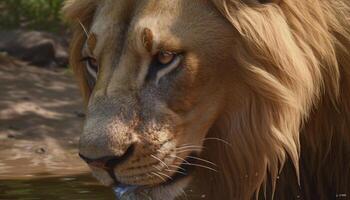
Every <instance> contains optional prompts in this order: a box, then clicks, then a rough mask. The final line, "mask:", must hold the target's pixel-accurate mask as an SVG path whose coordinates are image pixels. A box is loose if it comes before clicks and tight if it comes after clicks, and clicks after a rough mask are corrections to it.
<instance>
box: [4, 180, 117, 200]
mask: <svg viewBox="0 0 350 200" xmlns="http://www.w3.org/2000/svg"><path fill="white" fill-rule="evenodd" d="M61 199H62V200H109V199H110V200H114V199H115V196H114V194H113V191H112V190H111V189H109V188H106V187H103V186H101V185H99V184H98V183H97V182H96V181H95V179H93V178H92V177H91V176H90V175H79V176H68V177H51V178H50V177H49V178H36V179H31V180H1V179H0V200H61Z"/></svg>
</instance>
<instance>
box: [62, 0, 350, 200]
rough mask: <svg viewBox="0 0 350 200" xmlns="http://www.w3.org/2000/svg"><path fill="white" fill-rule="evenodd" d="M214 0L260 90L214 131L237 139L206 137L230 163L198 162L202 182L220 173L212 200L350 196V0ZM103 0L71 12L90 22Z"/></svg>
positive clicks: (75, 56) (218, 157)
mask: <svg viewBox="0 0 350 200" xmlns="http://www.w3.org/2000/svg"><path fill="white" fill-rule="evenodd" d="M211 1H212V3H213V6H215V7H216V8H217V10H219V11H220V12H221V14H222V15H223V16H224V17H225V18H226V19H227V20H228V21H229V22H230V23H231V24H232V26H233V28H234V30H235V31H236V33H237V35H238V36H239V39H238V40H237V41H238V46H239V47H240V48H239V51H237V52H235V53H236V54H237V55H236V56H235V57H236V60H233V61H232V62H233V63H236V64H238V65H240V66H242V67H241V68H240V69H241V70H240V71H239V73H241V75H242V77H243V79H244V82H245V83H246V85H247V87H248V88H249V89H250V90H249V93H250V94H249V98H247V99H244V100H242V101H244V102H245V106H244V107H243V108H241V109H240V112H237V111H235V112H233V111H232V110H233V108H231V107H230V106H227V108H226V109H224V110H225V113H222V114H221V116H220V117H219V119H218V120H217V122H216V123H215V125H214V126H213V127H212V128H211V130H210V131H209V133H208V136H207V138H209V139H210V138H220V139H222V140H225V141H227V142H228V143H229V145H222V144H220V143H219V144H217V143H213V142H210V140H208V141H207V142H206V143H205V146H206V147H207V149H209V151H206V152H204V154H205V155H203V156H204V158H205V159H208V160H211V161H213V162H215V163H218V165H219V166H223V167H222V168H221V169H220V173H221V175H220V176H218V175H217V174H210V178H208V176H209V174H208V172H207V171H198V173H197V174H196V176H197V179H198V181H196V184H198V185H197V187H200V188H201V184H203V185H204V186H203V187H208V186H207V182H208V180H210V188H206V191H209V193H210V194H208V196H207V199H212V200H218V199H251V198H253V197H254V195H255V197H257V198H259V197H264V196H265V197H267V199H269V198H270V197H271V196H275V198H276V199H297V198H302V199H334V198H335V196H334V195H344V194H345V195H348V196H350V93H349V90H348V88H350V54H349V52H348V50H349V49H350V1H348V0H333V1H331V0H325V1H322V0H279V1H277V0H276V1H273V0H271V1H269V2H270V3H266V4H261V3H257V1H248V0H245V1H238V0H211ZM72 2H74V3H76V2H79V3H76V5H74V6H71V5H70V4H71V3H72ZM94 2H96V1H93V0H86V1H68V3H67V4H66V5H67V6H66V9H65V13H66V16H68V18H71V19H75V20H76V21H81V23H82V24H83V25H84V26H86V27H89V25H90V22H91V19H92V17H93V12H94V10H95V7H96V3H94ZM84 37H85V36H84V34H83V30H82V28H81V27H79V25H78V23H77V25H76V27H75V34H74V38H73V42H72V53H71V65H72V67H73V69H74V71H75V74H76V75H77V77H78V79H79V80H80V82H81V87H82V90H83V91H84V96H85V99H88V96H89V93H90V91H89V89H88V87H87V83H86V80H85V78H84V73H85V71H84V68H83V67H82V66H81V63H80V62H79V60H80V57H79V55H80V49H81V48H82V44H83V40H84ZM231 95H237V94H231ZM262 155H263V156H262ZM328 163H332V164H333V165H329V166H328ZM202 178H203V180H202ZM204 178H205V179H204ZM197 182H199V183H197ZM342 197H344V196H342Z"/></svg>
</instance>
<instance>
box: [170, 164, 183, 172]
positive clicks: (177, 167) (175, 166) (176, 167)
mask: <svg viewBox="0 0 350 200" xmlns="http://www.w3.org/2000/svg"><path fill="white" fill-rule="evenodd" d="M169 166H170V167H174V168H175V169H177V170H179V169H181V170H182V171H186V169H185V168H183V167H180V166H177V165H169Z"/></svg>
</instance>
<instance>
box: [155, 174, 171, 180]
mask: <svg viewBox="0 0 350 200" xmlns="http://www.w3.org/2000/svg"><path fill="white" fill-rule="evenodd" d="M158 174H159V175H162V176H165V177H166V178H168V179H170V180H173V178H172V177H170V176H169V175H167V174H164V173H162V172H158Z"/></svg>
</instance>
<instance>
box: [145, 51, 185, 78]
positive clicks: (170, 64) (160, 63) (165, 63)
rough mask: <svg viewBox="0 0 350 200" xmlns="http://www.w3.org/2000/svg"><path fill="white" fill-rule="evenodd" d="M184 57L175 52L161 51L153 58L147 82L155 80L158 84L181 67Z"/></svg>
mask: <svg viewBox="0 0 350 200" xmlns="http://www.w3.org/2000/svg"><path fill="white" fill-rule="evenodd" d="M182 57H183V56H181V54H177V53H174V52H170V51H160V52H159V53H158V54H157V55H155V56H154V58H153V61H152V63H151V65H150V67H149V70H148V74H147V76H146V81H150V80H155V81H156V83H158V82H159V80H160V79H161V78H163V77H165V76H166V75H168V74H170V73H171V72H172V71H174V70H175V69H177V68H178V67H179V66H180V63H181V60H182Z"/></svg>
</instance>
